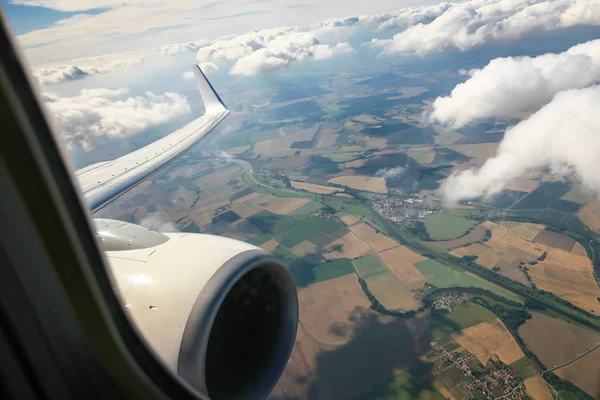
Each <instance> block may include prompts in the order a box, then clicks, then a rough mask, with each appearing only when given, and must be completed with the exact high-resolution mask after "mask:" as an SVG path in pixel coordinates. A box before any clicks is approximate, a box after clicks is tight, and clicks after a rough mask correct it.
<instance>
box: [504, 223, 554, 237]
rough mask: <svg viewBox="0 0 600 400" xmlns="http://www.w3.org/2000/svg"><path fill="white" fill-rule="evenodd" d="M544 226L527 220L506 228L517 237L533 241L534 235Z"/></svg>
mask: <svg viewBox="0 0 600 400" xmlns="http://www.w3.org/2000/svg"><path fill="white" fill-rule="evenodd" d="M544 228H545V226H544V225H542V224H532V223H529V222H524V223H521V224H519V225H517V226H515V227H514V228H510V229H509V230H508V234H509V235H512V236H516V237H519V238H521V239H524V240H529V241H533V239H535V237H536V236H537V235H538V233H540V231H542V230H543V229H544Z"/></svg>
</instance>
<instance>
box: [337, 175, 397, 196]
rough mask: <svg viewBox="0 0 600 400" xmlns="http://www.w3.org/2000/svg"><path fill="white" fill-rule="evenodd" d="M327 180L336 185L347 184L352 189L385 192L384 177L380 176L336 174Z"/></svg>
mask: <svg viewBox="0 0 600 400" xmlns="http://www.w3.org/2000/svg"><path fill="white" fill-rule="evenodd" d="M329 182H331V183H335V184H338V185H343V186H348V187H350V188H353V189H358V190H365V191H368V192H375V193H387V192H388V190H387V186H386V184H385V179H383V178H380V177H371V176H364V175H352V176H338V177H335V178H333V179H330V180H329Z"/></svg>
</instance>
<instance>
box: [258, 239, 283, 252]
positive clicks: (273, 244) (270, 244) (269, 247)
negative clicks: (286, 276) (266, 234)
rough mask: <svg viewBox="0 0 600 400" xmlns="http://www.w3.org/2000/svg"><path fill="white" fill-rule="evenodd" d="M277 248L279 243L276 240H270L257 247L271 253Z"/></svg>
mask: <svg viewBox="0 0 600 400" xmlns="http://www.w3.org/2000/svg"><path fill="white" fill-rule="evenodd" d="M277 246H279V243H278V242H277V241H276V240H273V239H271V240H269V241H267V242H265V243H263V244H261V245H260V246H258V247H260V248H261V249H264V250H266V251H273V250H275V249H276V248H277Z"/></svg>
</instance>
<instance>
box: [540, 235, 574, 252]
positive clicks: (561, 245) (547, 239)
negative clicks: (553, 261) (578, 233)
mask: <svg viewBox="0 0 600 400" xmlns="http://www.w3.org/2000/svg"><path fill="white" fill-rule="evenodd" d="M534 242H536V243H541V244H545V245H546V246H550V247H554V248H557V249H561V250H564V251H571V250H573V246H575V239H573V238H570V237H569V236H567V235H563V234H562V233H557V232H552V231H547V230H543V231H541V232H540V233H538V234H537V236H536V237H535V239H534Z"/></svg>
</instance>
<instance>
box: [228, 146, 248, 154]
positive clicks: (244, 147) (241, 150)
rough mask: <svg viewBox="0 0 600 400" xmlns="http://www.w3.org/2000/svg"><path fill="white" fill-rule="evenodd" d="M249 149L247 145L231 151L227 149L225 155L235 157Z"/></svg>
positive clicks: (233, 148)
mask: <svg viewBox="0 0 600 400" xmlns="http://www.w3.org/2000/svg"><path fill="white" fill-rule="evenodd" d="M249 148H250V146H249V145H245V146H238V147H232V148H231V149H227V153H229V154H233V155H236V156H237V155H238V154H242V153H243V152H245V151H246V150H248V149H249Z"/></svg>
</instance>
